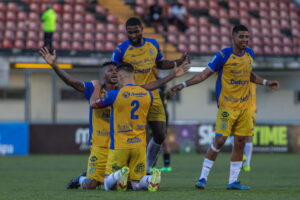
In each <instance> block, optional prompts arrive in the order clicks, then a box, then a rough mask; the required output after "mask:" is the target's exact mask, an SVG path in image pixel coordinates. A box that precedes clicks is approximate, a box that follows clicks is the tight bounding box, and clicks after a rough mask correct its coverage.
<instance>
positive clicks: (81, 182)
mask: <svg viewBox="0 0 300 200" xmlns="http://www.w3.org/2000/svg"><path fill="white" fill-rule="evenodd" d="M85 179H86V176H80V177H79V184H80V186H81V187H83V184H84V181H85Z"/></svg>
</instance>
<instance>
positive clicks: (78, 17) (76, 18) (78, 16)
mask: <svg viewBox="0 0 300 200" xmlns="http://www.w3.org/2000/svg"><path fill="white" fill-rule="evenodd" d="M73 16H74V22H84V21H85V20H84V14H80V13H75V14H74V15H73ZM87 22H89V21H87Z"/></svg>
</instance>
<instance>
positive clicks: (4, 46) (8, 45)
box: [2, 39, 14, 49]
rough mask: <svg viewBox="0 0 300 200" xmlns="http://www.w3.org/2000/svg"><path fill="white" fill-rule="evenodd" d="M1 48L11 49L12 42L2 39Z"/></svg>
mask: <svg viewBox="0 0 300 200" xmlns="http://www.w3.org/2000/svg"><path fill="white" fill-rule="evenodd" d="M2 46H3V48H5V49H12V48H13V46H14V45H13V41H12V40H8V39H4V40H3V45H2Z"/></svg>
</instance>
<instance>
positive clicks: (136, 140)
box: [127, 137, 142, 144]
mask: <svg viewBox="0 0 300 200" xmlns="http://www.w3.org/2000/svg"><path fill="white" fill-rule="evenodd" d="M140 142H142V140H141V139H140V138H137V137H134V138H128V139H127V143H129V144H133V143H140Z"/></svg>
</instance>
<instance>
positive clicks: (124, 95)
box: [122, 92, 130, 99]
mask: <svg viewBox="0 0 300 200" xmlns="http://www.w3.org/2000/svg"><path fill="white" fill-rule="evenodd" d="M122 96H123V97H124V98H125V99H126V98H128V97H129V96H130V92H124V93H123V94H122Z"/></svg>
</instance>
